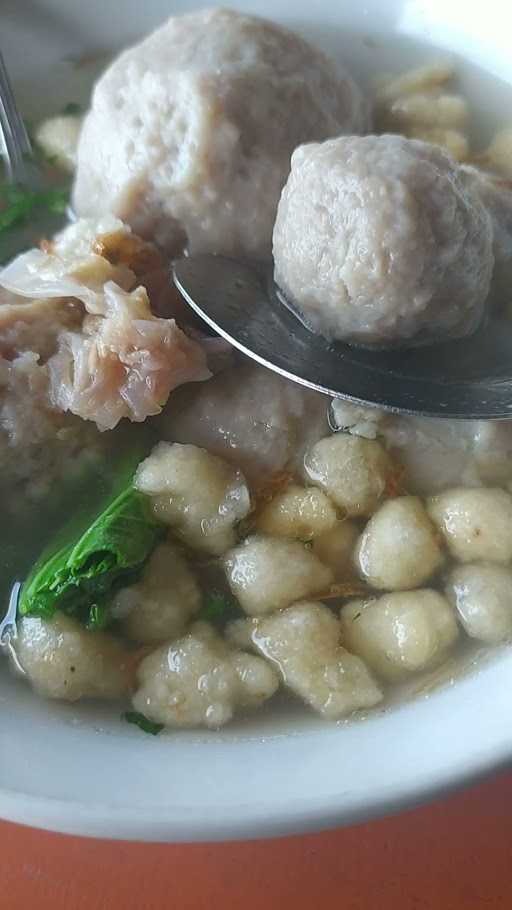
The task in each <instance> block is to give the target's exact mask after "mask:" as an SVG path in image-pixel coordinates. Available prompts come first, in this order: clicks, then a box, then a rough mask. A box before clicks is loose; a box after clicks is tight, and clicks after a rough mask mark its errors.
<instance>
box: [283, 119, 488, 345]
mask: <svg viewBox="0 0 512 910" xmlns="http://www.w3.org/2000/svg"><path fill="white" fill-rule="evenodd" d="M492 241H493V237H492V225H491V219H490V217H489V214H488V212H487V210H486V208H485V206H484V205H483V203H482V202H481V200H480V199H479V198H478V196H477V194H474V193H472V192H471V191H470V190H469V189H468V188H467V186H466V183H465V181H464V179H463V178H462V176H461V173H460V167H459V166H458V165H457V163H456V162H455V161H454V159H453V158H452V157H451V156H450V155H448V154H447V153H446V152H444V151H443V150H442V149H441V148H439V147H438V146H436V145H431V144H429V143H426V142H420V141H418V140H415V139H405V138H403V137H402V136H387V135H386V136H364V137H357V136H347V137H343V136H341V137H339V138H337V139H330V140H328V141H327V142H324V143H322V144H318V143H312V144H310V145H305V146H301V147H300V148H298V149H297V150H296V151H295V152H294V154H293V156H292V169H291V174H290V176H289V178H288V181H287V184H286V186H285V188H284V190H283V193H282V195H281V200H280V202H279V207H278V212H277V218H276V223H275V227H274V261H275V279H276V282H277V284H278V285H279V287H280V288H281V290H282V291H283V292H284V294H285V295H286V297H287V298H288V299H289V300H290V301H291V302H293V303H294V304H295V305H296V306H297V307H298V309H299V310H300V311H301V313H302V315H303V317H304V320H305V321H306V322H307V323H308V325H309V326H310V327H311V328H312V329H313V330H314V331H316V332H319V333H321V334H322V335H324V336H325V337H326V338H329V339H332V338H335V339H341V340H345V341H352V342H355V343H360V344H365V345H373V344H376V345H380V346H386V345H393V346H398V345H404V344H410V343H414V344H425V343H429V342H432V341H435V340H445V339H446V338H462V337H464V336H466V335H469V334H471V333H472V332H473V331H474V330H475V329H476V328H477V326H478V324H479V323H480V321H481V319H482V316H483V314H484V306H485V301H486V298H487V295H488V292H489V286H490V282H491V274H492V267H493V253H492Z"/></svg>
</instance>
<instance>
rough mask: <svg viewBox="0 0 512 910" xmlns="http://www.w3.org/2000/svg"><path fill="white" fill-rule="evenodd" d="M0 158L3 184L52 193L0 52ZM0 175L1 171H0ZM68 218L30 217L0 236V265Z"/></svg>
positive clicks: (52, 216) (63, 223) (64, 222)
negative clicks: (18, 226) (4, 177)
mask: <svg viewBox="0 0 512 910" xmlns="http://www.w3.org/2000/svg"><path fill="white" fill-rule="evenodd" d="M0 155H1V157H2V158H3V160H4V162H5V172H6V178H7V183H9V184H13V185H17V186H20V187H28V188H30V189H31V190H45V189H50V188H52V189H55V182H54V180H49V179H47V176H46V174H45V172H44V169H43V168H41V167H40V164H39V162H38V161H37V158H36V156H35V155H34V150H33V148H32V144H31V142H30V138H29V135H28V133H27V130H26V127H25V124H24V122H23V118H22V116H21V114H20V112H19V109H18V106H17V104H16V99H15V97H14V92H13V89H12V85H11V82H10V79H9V74H8V72H7V67H6V65H5V61H4V58H3V57H2V54H1V52H0ZM0 175H1V169H0ZM70 218H72V212H71V211H70V210H68V212H66V213H65V214H55V213H48V212H45V213H44V216H41V215H40V214H39V213H34V214H33V215H32V216H31V217H30V219H29V221H28V223H27V224H24V225H23V227H21V228H16V229H14V230H13V229H10V230H9V231H8V232H5V233H4V234H3V235H2V240H1V246H0V262H7V261H8V260H9V259H11V258H12V257H14V256H15V255H16V254H17V253H19V252H21V251H22V250H25V249H28V248H29V247H31V246H35V245H37V244H38V242H39V240H40V238H41V236H42V235H43V234H53V233H55V232H56V231H57V230H60V229H61V228H62V227H64V225H65V224H66V223H67V222H68V221H69V219H70Z"/></svg>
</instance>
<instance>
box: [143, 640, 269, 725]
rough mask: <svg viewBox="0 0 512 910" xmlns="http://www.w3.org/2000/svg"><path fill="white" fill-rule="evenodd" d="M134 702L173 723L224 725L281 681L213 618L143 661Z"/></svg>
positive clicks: (259, 702)
mask: <svg viewBox="0 0 512 910" xmlns="http://www.w3.org/2000/svg"><path fill="white" fill-rule="evenodd" d="M137 678H138V683H139V686H138V689H137V691H136V692H135V695H134V697H133V706H134V708H135V709H136V710H137V711H141V712H142V713H143V714H145V715H146V717H149V718H150V719H151V720H153V721H155V722H156V723H162V724H165V725H166V726H167V727H200V726H203V727H213V728H217V727H222V726H223V725H224V724H226V723H228V721H230V720H231V718H232V717H233V715H234V714H235V712H236V711H237V709H239V708H257V707H259V706H260V705H262V704H263V703H264V702H265V701H266V700H267V699H268V698H271V696H272V695H273V694H274V692H275V691H276V690H277V688H278V685H279V679H278V676H277V674H276V673H275V671H274V670H273V669H272V667H270V666H269V665H268V664H267V663H266V662H265V661H264V660H262V659H261V658H260V657H255V656H254V655H252V654H245V653H243V652H242V651H232V650H230V649H229V648H228V646H227V645H226V644H225V642H224V641H223V640H222V638H220V636H219V635H217V634H216V633H215V632H214V630H213V629H212V628H211V626H209V625H208V624H207V623H196V625H195V626H193V627H192V629H191V631H190V633H189V634H188V635H185V636H184V637H183V638H180V639H178V640H177V641H174V642H172V643H171V644H165V645H162V646H161V647H160V648H158V649H157V650H156V651H153V653H152V654H149V655H148V657H146V658H144V660H143V661H142V662H141V664H140V665H139V668H138V671H137Z"/></svg>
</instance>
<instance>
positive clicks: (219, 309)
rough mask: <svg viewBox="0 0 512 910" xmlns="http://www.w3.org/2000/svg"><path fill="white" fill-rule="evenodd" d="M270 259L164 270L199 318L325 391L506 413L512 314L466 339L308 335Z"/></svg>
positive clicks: (197, 262)
mask: <svg viewBox="0 0 512 910" xmlns="http://www.w3.org/2000/svg"><path fill="white" fill-rule="evenodd" d="M272 273H273V269H272V265H271V264H268V263H267V264H261V263H245V262H240V261H238V260H235V259H229V258H226V257H224V256H191V257H189V258H185V259H180V260H178V261H177V262H175V263H174V266H173V278H174V281H175V283H176V286H177V288H178V290H179V291H180V292H181V294H182V295H183V297H184V298H185V300H186V301H187V303H188V304H190V306H191V307H192V309H193V310H195V312H196V313H198V315H199V316H201V318H202V319H204V321H205V322H207V323H208V325H209V326H210V327H211V328H212V329H214V330H215V332H218V333H219V335H222V337H223V338H225V339H226V340H227V341H229V342H230V343H231V344H232V345H234V346H235V347H236V348H238V349H239V350H240V351H242V352H243V353H244V354H247V356H248V357H251V358H252V359H253V360H257V361H258V363H261V364H263V366H266V367H268V368H269V369H271V370H275V371H276V372H277V373H280V374H281V375H282V376H286V377H287V378H288V379H292V380H293V381H294V382H298V383H300V384H301V385H304V386H308V387H309V388H311V389H316V390H317V391H319V392H324V393H325V394H326V395H330V396H332V397H334V398H347V399H348V400H350V401H353V402H356V403H358V404H366V405H377V406H378V407H380V408H384V409H386V410H389V411H394V412H402V413H405V414H419V415H422V416H425V417H451V418H464V419H469V418H476V419H480V420H485V419H497V418H500V419H502V418H512V321H506V320H497V319H496V320H492V321H491V322H490V323H489V324H488V325H487V326H486V327H485V328H483V329H480V330H479V331H478V332H477V333H476V334H475V335H473V336H472V337H471V338H468V339H463V340H460V341H450V342H446V343H444V344H436V345H433V346H429V347H423V348H411V349H408V350H400V351H371V350H368V349H362V348H357V347H351V346H350V345H347V344H342V343H339V342H336V343H334V344H329V342H327V341H326V340H325V339H324V338H322V337H321V336H320V335H316V334H313V333H312V332H311V331H309V329H307V328H306V327H305V326H304V325H303V324H302V323H301V322H300V320H299V318H298V317H297V316H296V315H295V314H294V313H293V311H292V309H291V308H290V307H289V306H288V305H284V304H283V300H282V297H281V296H280V294H279V291H278V289H277V287H276V285H275V284H274V281H273V274H272Z"/></svg>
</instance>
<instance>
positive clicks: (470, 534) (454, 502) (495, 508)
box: [427, 487, 512, 563]
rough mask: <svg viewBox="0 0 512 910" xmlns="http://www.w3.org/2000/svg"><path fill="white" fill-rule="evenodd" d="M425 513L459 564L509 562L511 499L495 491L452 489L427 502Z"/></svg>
mask: <svg viewBox="0 0 512 910" xmlns="http://www.w3.org/2000/svg"><path fill="white" fill-rule="evenodd" d="M427 511H428V513H429V515H430V517H431V519H432V521H433V522H434V524H435V525H437V527H438V528H439V530H440V531H441V534H442V535H443V537H444V539H445V541H446V544H447V546H448V549H449V550H450V552H451V554H452V556H453V557H454V558H455V559H458V560H459V562H477V561H479V560H485V561H488V562H497V563H505V562H509V561H510V560H511V559H512V496H511V495H510V493H506V492H505V490H500V489H498V488H497V487H496V488H494V487H479V488H476V489H465V488H464V487H455V488H454V489H452V490H446V492H445V493H440V494H439V495H438V496H432V497H431V498H430V499H429V500H428V501H427Z"/></svg>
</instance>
